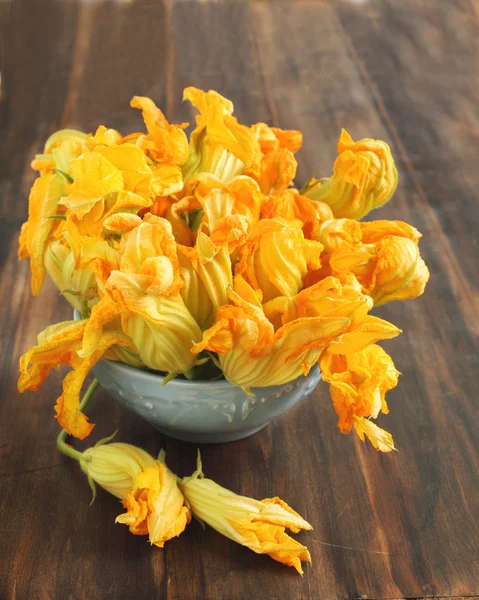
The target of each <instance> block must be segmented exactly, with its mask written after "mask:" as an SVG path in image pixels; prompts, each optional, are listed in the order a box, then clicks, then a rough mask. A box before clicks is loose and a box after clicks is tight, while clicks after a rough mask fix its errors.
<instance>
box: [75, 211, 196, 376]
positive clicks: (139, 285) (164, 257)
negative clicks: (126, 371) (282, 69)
mask: <svg viewBox="0 0 479 600" xmlns="http://www.w3.org/2000/svg"><path fill="white" fill-rule="evenodd" d="M120 250H121V252H122V256H121V261H120V268H119V269H118V270H113V271H112V272H111V274H110V276H109V277H108V280H107V281H106V283H105V286H104V288H105V295H104V296H103V297H102V298H101V300H100V302H99V303H98V304H96V305H95V306H94V307H93V309H92V313H91V317H90V320H89V324H88V327H87V329H86V332H85V338H84V340H83V346H82V350H81V355H82V356H85V357H86V356H89V355H90V354H91V353H92V352H95V351H96V350H95V348H96V345H97V344H98V342H99V340H100V339H101V338H100V336H101V331H102V328H103V327H104V326H105V325H106V324H107V323H111V322H113V321H114V320H115V319H117V318H118V317H121V322H122V327H123V330H124V332H125V333H126V334H127V336H128V337H129V338H131V340H132V341H133V343H134V345H135V347H136V349H137V351H138V354H139V355H140V358H141V360H142V361H143V363H144V364H145V365H147V366H148V367H150V368H151V369H155V370H158V371H163V372H168V373H174V374H176V373H180V372H185V371H188V370H189V369H190V368H191V367H192V366H194V364H195V362H196V359H195V357H194V356H193V355H192V354H191V352H190V348H191V346H192V344H193V343H195V342H196V341H199V340H200V339H201V330H200V328H199V326H198V324H197V323H196V321H195V319H194V318H193V316H192V315H191V313H190V311H189V310H188V309H187V307H186V306H185V303H184V301H183V299H182V297H181V295H180V290H181V289H182V287H183V281H182V279H181V271H180V265H179V261H178V255H177V246H176V242H175V239H174V237H173V234H172V230H171V225H170V224H169V222H168V221H166V220H165V219H162V218H160V217H156V216H154V215H150V214H146V215H145V218H144V220H143V222H142V223H141V224H140V225H138V226H137V227H135V228H134V229H132V230H131V231H129V232H127V233H125V234H123V237H122V244H121V248H120Z"/></svg>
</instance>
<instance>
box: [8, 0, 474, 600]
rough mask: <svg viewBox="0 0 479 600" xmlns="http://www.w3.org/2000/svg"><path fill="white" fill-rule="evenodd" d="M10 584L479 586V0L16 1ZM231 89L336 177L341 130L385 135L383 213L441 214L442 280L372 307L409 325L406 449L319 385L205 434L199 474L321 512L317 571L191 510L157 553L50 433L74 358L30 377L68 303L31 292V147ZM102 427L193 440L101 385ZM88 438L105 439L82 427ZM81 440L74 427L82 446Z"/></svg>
mask: <svg viewBox="0 0 479 600" xmlns="http://www.w3.org/2000/svg"><path fill="white" fill-rule="evenodd" d="M0 8H1V12H0V23H1V24H2V34H3V35H2V40H3V44H2V70H1V77H2V79H1V92H0V102H1V105H0V128H1V129H0V135H1V138H0V139H1V144H0V217H1V223H0V261H1V262H0V264H1V266H0V268H1V282H2V285H1V286H0V307H1V308H0V335H1V340H2V346H1V351H0V378H1V380H0V381H1V399H0V515H1V518H0V598H1V599H2V600H3V599H4V598H5V599H14V598H15V599H19V600H23V598H32V599H36V598H38V599H56V598H58V599H61V600H63V599H66V598H72V599H75V600H78V599H83V598H85V599H88V600H97V599H104V598H113V599H115V600H117V599H119V600H122V599H128V598H150V597H151V598H153V597H154V598H161V599H181V600H190V599H191V600H198V599H203V598H206V599H212V600H216V599H221V600H243V599H245V598H254V597H258V595H261V596H262V597H267V598H270V599H278V600H292V599H297V600H316V599H321V600H333V599H334V600H335V599H338V598H371V599H373V598H374V599H380V598H381V599H392V598H431V597H437V598H459V597H479V567H478V557H479V537H478V523H479V507H478V497H479V461H478V435H477V425H476V421H477V417H478V416H479V415H478V411H477V387H478V385H477V384H478V381H477V373H478V371H479V358H478V357H479V353H478V344H477V340H478V333H479V321H478V318H477V314H478V308H479V298H478V289H477V281H478V278H479V273H478V261H477V255H478V247H477V244H478V239H479V237H478V235H477V231H478V230H479V223H478V219H479V208H478V200H477V189H479V175H478V169H477V166H476V163H477V156H478V153H479V141H478V138H479V103H478V79H479V71H478V64H479V63H478V58H479V36H478V33H479V27H478V14H479V5H478V3H477V2H475V1H473V0H455V1H454V2H448V3H431V2H428V1H427V0H403V1H402V2H394V1H393V0H390V1H386V0H376V1H375V2H372V1H371V2H368V1H367V0H366V1H363V2H358V1H356V2H353V1H351V0H350V1H346V0H344V1H338V2H333V1H332V0H331V1H317V2H316V1H313V0H298V1H295V2H277V1H270V2H268V1H261V2H253V3H249V2H237V1H232V0H230V1H228V2H208V1H206V2H194V1H185V0H182V1H180V0H178V1H176V2H175V1H173V0H170V1H163V2H161V1H156V0H150V1H148V0H136V1H131V2H101V1H98V2H79V3H74V2H69V1H66V0H65V1H60V0H17V1H16V2H14V3H12V4H11V5H8V4H6V3H3V4H1V5H0ZM187 85H195V86H199V87H202V88H206V89H209V88H214V89H216V90H218V91H219V92H221V93H222V94H224V95H226V96H228V97H229V98H231V99H232V100H233V101H234V103H235V107H236V113H237V115H238V117H239V118H240V120H242V121H244V122H250V123H252V122H255V121H259V120H263V121H266V122H268V123H272V124H274V125H277V126H280V127H286V128H298V129H301V130H302V131H303V132H304V134H305V144H304V148H303V150H301V153H300V155H299V162H300V169H299V172H298V182H299V183H301V182H303V181H305V180H306V179H307V178H308V177H309V176H310V175H311V174H313V173H316V174H328V173H329V172H330V169H331V164H332V162H333V160H334V156H335V143H336V140H337V137H338V134H339V131H340V128H341V127H346V128H347V129H348V130H349V131H350V132H351V134H352V135H353V137H355V138H360V137H365V136H368V137H378V138H381V139H385V140H386V141H388V143H389V144H390V145H391V148H392V151H393V154H394V156H395V158H396V161H397V164H398V168H399V170H400V174H401V179H400V184H399V189H398V192H397V194H396V196H395V199H394V200H393V201H392V202H391V203H390V204H388V206H387V207H386V208H385V209H383V210H382V211H381V212H380V213H377V214H375V215H374V217H373V218H381V217H384V218H390V219H403V220H406V221H408V222H410V223H411V224H413V225H414V226H416V227H417V228H418V229H419V230H420V231H422V233H423V234H424V239H423V243H422V252H423V255H424V258H425V260H426V262H427V263H428V265H429V267H430V269H431V272H432V278H431V281H430V283H429V286H428V289H427V292H426V294H425V295H424V296H423V297H422V298H421V299H419V300H416V301H414V302H412V303H403V304H395V303H393V304H390V305H387V306H385V307H383V308H381V309H380V310H378V311H377V314H378V315H379V316H382V317H384V318H386V319H388V320H391V321H392V322H394V323H395V324H397V325H398V326H399V327H401V328H402V329H403V330H404V334H403V335H402V336H401V337H400V338H398V339H396V340H394V341H393V342H391V343H387V344H385V346H386V348H387V350H388V351H389V352H390V353H391V355H392V356H393V358H394V360H395V362H396V365H397V367H398V369H399V370H400V371H401V372H402V374H403V376H402V377H401V379H400V384H399V386H398V388H396V389H395V390H394V391H393V392H391V393H390V407H391V414H390V415H388V416H387V417H385V418H383V419H382V421H381V422H382V424H383V425H386V424H387V428H388V429H389V430H390V431H391V432H392V433H393V435H394V438H395V440H396V443H397V445H398V447H399V448H400V452H399V453H398V454H395V455H394V456H390V455H387V456H383V455H380V454H377V453H375V452H374V451H373V450H372V449H371V448H370V447H368V446H366V445H364V444H361V442H360V441H359V440H358V439H355V438H353V437H352V436H349V437H345V436H341V435H340V434H339V433H338V431H337V429H336V425H335V415H334V411H333V409H332V407H331V403H330V400H329V398H328V391H327V389H326V387H325V386H324V385H320V386H318V388H317V390H316V391H315V392H314V393H313V395H312V396H311V397H310V398H308V399H307V400H306V401H304V402H303V403H301V404H300V405H299V406H296V407H295V408H294V409H292V410H291V411H290V412H289V413H288V415H287V416H286V417H283V418H280V419H278V420H277V421H275V422H274V423H273V424H271V425H270V426H269V427H268V428H266V429H265V430H263V431H262V432H260V433H259V434H257V435H255V436H254V437H252V438H250V439H248V440H244V441H241V442H236V443H232V444H226V445H222V446H203V447H202V448H201V451H202V455H203V463H204V466H205V470H206V472H207V474H208V475H209V476H211V477H212V478H214V479H216V480H217V481H218V482H220V483H222V484H223V485H225V486H226V487H229V488H231V489H233V490H235V491H237V492H240V493H243V494H247V495H250V496H255V497H266V496H269V495H276V494H277V495H280V496H281V497H283V498H285V499H286V500H287V501H288V502H289V503H290V504H291V505H292V506H293V507H295V508H296V509H297V510H298V511H299V512H300V513H301V514H303V515H304V516H305V517H306V518H307V519H308V520H309V521H310V522H311V523H312V524H313V525H314V528H315V531H314V532H313V533H310V534H302V535H300V536H298V537H299V539H301V540H302V541H304V543H306V544H307V545H308V547H309V548H310V550H311V553H312V556H313V566H312V567H310V568H307V570H306V573H305V576H304V578H300V577H297V576H295V574H294V573H293V572H291V570H289V569H286V568H284V567H282V566H281V565H279V564H277V563H275V562H273V561H272V560H271V559H269V558H268V557H261V556H256V555H254V554H253V553H251V552H250V551H248V550H246V549H244V548H242V547H239V546H237V545H235V544H234V543H232V542H230V541H229V540H227V539H226V538H223V537H221V536H219V535H217V534H216V533H215V532H214V531H212V530H206V531H204V532H203V531H202V530H201V528H200V527H199V526H198V525H197V524H196V523H194V524H193V525H192V526H191V527H189V528H188V529H187V531H186V532H185V534H184V535H182V536H181V537H180V538H178V539H175V540H173V541H172V542H169V543H168V544H167V546H166V548H165V549H164V550H159V549H154V548H150V547H149V545H148V544H147V543H146V542H145V540H144V539H143V538H135V537H133V536H131V535H130V534H129V533H128V532H127V530H126V528H123V527H119V526H115V525H114V524H113V522H114V518H115V516H116V515H117V514H118V510H119V506H118V503H117V502H116V500H115V499H113V498H112V497H110V496H108V495H107V494H106V493H100V494H99V497H98V498H97V501H96V502H95V505H94V506H93V507H92V508H88V503H89V500H90V491H89V488H88V486H87V484H86V481H85V479H84V476H83V475H82V473H81V472H80V471H79V469H78V466H77V465H75V464H72V463H71V462H69V461H68V459H66V458H64V457H62V456H61V455H59V454H58V452H57V451H56V449H55V436H56V433H57V425H56V422H55V421H54V419H53V418H52V406H53V403H54V400H55V398H56V396H57V395H58V390H59V383H60V377H59V375H53V376H51V377H50V380H48V381H47V382H46V383H45V385H44V387H43V388H42V390H41V391H40V392H37V393H36V394H25V395H23V396H22V395H19V394H18V392H17V391H16V378H17V365H18V357H19V356H20V354H21V353H22V352H24V351H25V349H26V348H27V347H28V346H29V345H30V344H31V343H32V342H33V341H34V339H35V335H36V333H37V332H38V331H40V330H41V329H43V328H44V327H45V326H46V325H47V324H49V323H53V322H55V321H58V320H62V319H66V318H69V316H70V309H69V307H68V306H67V305H66V304H65V303H64V301H63V300H62V299H61V298H60V297H59V296H58V293H57V292H56V291H55V290H54V289H53V286H51V285H47V286H46V287H45V289H44V290H43V291H42V294H41V295H40V297H38V298H36V299H32V298H31V295H30V290H29V275H28V265H27V264H25V263H19V262H18V261H17V258H16V245H17V238H18V230H19V227H20V224H21V222H22V220H23V219H25V217H26V213H27V195H28V190H29V187H30V185H31V183H32V181H33V177H34V174H33V172H32V171H31V170H30V169H29V162H30V159H31V156H32V154H33V153H35V152H36V151H38V150H39V149H40V148H41V144H42V140H44V139H45V138H46V137H47V136H48V135H49V134H50V133H51V132H53V131H54V130H56V129H58V128H60V127H65V126H73V127H81V128H82V129H84V130H91V129H93V128H94V127H95V126H96V125H97V124H98V123H105V124H108V125H109V126H111V127H115V128H118V129H120V130H123V131H125V132H127V131H134V130H136V129H137V128H138V126H139V125H140V117H139V115H138V114H137V111H133V110H131V109H129V108H128V103H129V100H130V98H131V96H133V95H134V94H144V95H149V96H151V97H152V98H153V99H154V100H155V101H156V102H157V103H158V104H159V105H160V106H162V107H163V108H164V109H165V111H166V113H167V116H168V117H169V118H170V119H171V120H173V121H175V120H176V121H181V120H184V119H190V120H191V116H192V115H191V112H190V109H189V108H188V106H187V105H184V104H182V103H181V92H182V89H183V87H185V86H187ZM91 417H92V420H93V421H95V422H96V423H97V429H96V430H95V439H97V438H100V437H103V436H105V435H108V434H109V433H111V431H112V429H115V428H117V427H118V428H119V429H120V436H121V439H122V441H125V442H130V443H134V444H138V445H141V446H143V447H144V448H145V449H147V450H149V451H151V452H156V451H157V450H158V449H159V448H160V447H162V446H163V447H165V448H166V451H167V456H168V461H169V463H170V464H171V467H172V468H173V469H174V470H176V471H177V472H178V473H179V474H181V475H183V474H187V473H189V472H191V470H192V468H193V466H194V463H195V453H196V447H195V446H192V445H189V444H184V443H180V442H176V441H174V440H171V439H168V438H165V437H163V436H161V435H160V434H158V433H157V432H156V431H155V430H153V429H152V428H151V427H150V426H149V425H148V424H146V423H145V422H143V421H141V420H140V419H139V418H138V417H136V416H134V415H132V414H130V413H128V412H127V411H126V409H123V408H122V407H120V406H119V405H118V404H116V403H115V401H114V400H113V399H111V398H110V397H108V396H107V395H106V394H103V393H101V394H99V396H98V398H97V399H96V400H95V403H94V404H93V406H92V408H91ZM88 443H89V444H90V443H91V441H88ZM79 447H81V444H79Z"/></svg>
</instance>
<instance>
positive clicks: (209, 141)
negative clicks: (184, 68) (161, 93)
mask: <svg viewBox="0 0 479 600" xmlns="http://www.w3.org/2000/svg"><path fill="white" fill-rule="evenodd" d="M183 100H189V101H190V102H191V103H192V104H193V106H195V107H196V108H197V109H198V110H199V111H200V114H199V115H198V116H197V117H196V128H195V130H194V131H193V132H192V134H191V136H190V153H189V157H188V162H187V163H186V164H185V165H184V167H183V179H184V182H185V184H186V183H188V182H189V181H190V180H191V179H192V178H193V177H194V176H195V175H197V174H199V173H211V174H213V175H215V176H216V177H218V178H219V179H221V181H223V182H225V183H228V182H229V181H231V179H233V177H235V176H236V175H242V174H243V173H244V172H245V170H246V169H248V170H249V171H251V172H253V173H255V172H258V170H259V162H260V159H261V151H260V148H259V144H258V140H257V139H256V138H255V136H254V135H253V134H252V132H251V131H250V129H249V128H248V127H245V126H244V125H240V124H239V123H238V121H237V120H236V118H235V117H233V116H232V113H233V104H232V102H230V101H229V100H227V99H226V98H223V96H220V94H218V93H217V92H214V91H211V90H210V91H209V92H203V91H202V90H199V89H197V88H194V87H188V88H186V89H185V90H184V92H183Z"/></svg>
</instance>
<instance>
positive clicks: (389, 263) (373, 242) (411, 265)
mask: <svg viewBox="0 0 479 600" xmlns="http://www.w3.org/2000/svg"><path fill="white" fill-rule="evenodd" d="M361 230H362V239H363V240H364V239H366V240H368V243H364V241H362V242H357V243H355V244H348V245H343V246H342V247H341V248H338V250H337V251H335V252H333V253H332V254H331V255H330V257H329V265H330V267H331V271H332V273H333V274H341V273H353V274H354V275H355V277H356V278H357V279H358V281H359V282H360V283H361V285H362V287H363V290H364V292H365V293H366V294H369V295H370V296H371V297H372V298H373V300H374V303H375V304H376V305H378V306H379V305H381V304H385V303H386V302H391V301H392V300H406V299H408V298H416V297H417V296H420V295H421V294H422V293H423V292H424V288H425V286H426V283H427V281H428V279H429V271H428V269H427V267H426V264H425V263H424V260H423V259H422V258H421V255H420V253H419V247H418V240H419V238H420V234H419V232H418V231H417V230H416V229H414V228H413V227H409V226H407V225H406V224H405V223H404V224H402V223H400V222H393V223H392V227H391V230H392V231H393V235H388V234H387V232H388V229H387V227H386V226H385V222H384V221H382V222H380V226H379V228H378V229H376V228H375V224H374V222H372V223H364V224H361ZM396 233H398V234H399V235H395V234H396Z"/></svg>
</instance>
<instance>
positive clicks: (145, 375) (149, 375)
mask: <svg viewBox="0 0 479 600" xmlns="http://www.w3.org/2000/svg"><path fill="white" fill-rule="evenodd" d="M73 319H74V320H75V321H80V320H82V319H81V314H80V311H79V310H77V309H76V308H75V309H74V310H73ZM101 362H105V363H108V367H109V368H111V369H117V370H118V371H123V372H126V375H127V376H128V374H129V375H130V377H135V378H139V379H144V380H149V381H150V382H153V380H154V381H155V382H156V383H158V382H159V381H163V379H165V377H166V375H160V374H159V373H154V372H151V371H145V370H143V369H138V368H137V367H132V366H131V365H128V364H126V363H122V362H121V361H119V360H111V359H109V358H102V359H101V360H99V361H98V363H97V365H99V364H100V363H101ZM95 366H96V365H95ZM93 368H95V367H93ZM316 369H319V366H318V364H317V363H315V364H314V365H313V366H312V367H311V370H310V372H309V373H308V375H306V376H305V375H300V377H303V378H305V379H306V378H307V377H309V375H311V374H312V373H313V372H314V371H315V370H316ZM320 379H321V374H320ZM293 381H294V380H293ZM288 383H291V381H289V382H286V383H282V384H280V385H268V386H265V387H264V388H262V387H258V386H251V390H254V389H270V388H281V387H283V386H285V385H288ZM167 385H175V386H179V387H181V386H184V387H190V386H195V387H207V386H209V387H211V386H214V387H217V388H220V389H221V388H225V389H228V388H231V387H235V388H238V389H239V390H242V389H243V388H242V387H241V386H239V385H236V384H235V383H231V381H229V380H228V379H226V377H225V379H218V380H217V381H211V380H201V379H177V378H176V377H174V378H173V379H171V380H170V381H169V382H168V384H167ZM253 395H254V394H253Z"/></svg>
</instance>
